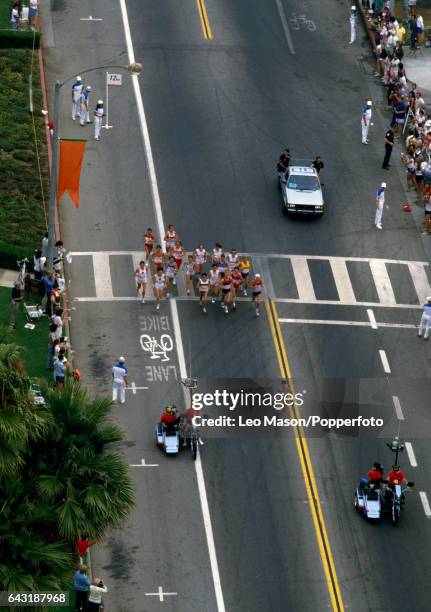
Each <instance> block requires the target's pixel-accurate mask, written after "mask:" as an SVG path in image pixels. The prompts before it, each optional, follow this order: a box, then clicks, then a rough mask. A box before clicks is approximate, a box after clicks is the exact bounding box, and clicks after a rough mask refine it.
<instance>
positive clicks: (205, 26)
mask: <svg viewBox="0 0 431 612" xmlns="http://www.w3.org/2000/svg"><path fill="white" fill-rule="evenodd" d="M196 3H197V5H198V11H199V17H200V18H201V24H202V31H203V34H204V38H206V39H207V40H211V39H212V37H213V33H212V30H211V26H210V22H209V20H208V15H207V9H206V7H205V0H196Z"/></svg>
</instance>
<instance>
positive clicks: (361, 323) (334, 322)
mask: <svg viewBox="0 0 431 612" xmlns="http://www.w3.org/2000/svg"><path fill="white" fill-rule="evenodd" d="M275 301H277V300H275ZM278 321H279V323H303V324H304V325H306V324H310V325H345V326H347V327H349V326H352V327H371V328H372V327H373V325H372V323H371V322H368V321H343V320H337V319H278ZM379 325H380V327H393V328H395V329H416V325H412V324H410V323H379Z"/></svg>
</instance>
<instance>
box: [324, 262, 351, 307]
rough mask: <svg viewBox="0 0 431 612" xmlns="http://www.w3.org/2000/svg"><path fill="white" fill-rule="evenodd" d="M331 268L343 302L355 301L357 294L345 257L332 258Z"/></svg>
mask: <svg viewBox="0 0 431 612" xmlns="http://www.w3.org/2000/svg"><path fill="white" fill-rule="evenodd" d="M330 263H331V269H332V274H333V276H334V281H335V286H336V287H337V291H338V297H339V298H340V301H341V302H354V301H355V299H356V298H355V294H354V292H353V287H352V283H351V282H350V276H349V272H348V270H347V266H346V262H345V261H344V260H343V259H331V260H330Z"/></svg>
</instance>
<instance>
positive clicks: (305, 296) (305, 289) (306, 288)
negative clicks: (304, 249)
mask: <svg viewBox="0 0 431 612" xmlns="http://www.w3.org/2000/svg"><path fill="white" fill-rule="evenodd" d="M291 263H292V270H293V276H294V277H295V283H296V288H297V290H298V295H299V300H300V301H301V302H302V301H310V302H315V301H316V295H315V293H314V287H313V281H312V280H311V275H310V270H309V268H308V263H307V258H306V257H303V256H298V255H295V256H294V257H292V258H291Z"/></svg>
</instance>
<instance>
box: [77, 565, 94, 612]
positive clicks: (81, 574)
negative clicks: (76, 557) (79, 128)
mask: <svg viewBox="0 0 431 612" xmlns="http://www.w3.org/2000/svg"><path fill="white" fill-rule="evenodd" d="M86 571H87V568H86V567H85V565H80V566H79V569H78V571H77V572H75V575H74V577H73V585H74V587H75V591H76V596H75V610H80V611H82V612H85V610H86V609H87V601H88V590H89V588H90V584H91V583H90V581H89V579H88V578H87V576H86Z"/></svg>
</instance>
